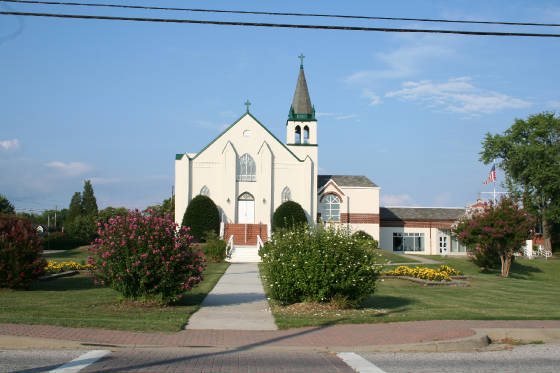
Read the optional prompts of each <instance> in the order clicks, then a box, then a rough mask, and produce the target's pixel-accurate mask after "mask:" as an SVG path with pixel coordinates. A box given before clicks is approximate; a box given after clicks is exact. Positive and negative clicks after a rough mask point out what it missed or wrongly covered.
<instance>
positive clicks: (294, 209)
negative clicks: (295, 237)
mask: <svg viewBox="0 0 560 373" xmlns="http://www.w3.org/2000/svg"><path fill="white" fill-rule="evenodd" d="M304 223H307V217H306V216H305V211H303V207H301V205H300V204H299V203H297V202H294V201H286V202H284V203H282V204H281V205H280V206H278V208H277V209H276V211H274V215H273V216H272V229H273V230H277V229H281V228H291V227H293V226H295V225H301V224H304Z"/></svg>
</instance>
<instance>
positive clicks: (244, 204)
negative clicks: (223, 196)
mask: <svg viewBox="0 0 560 373" xmlns="http://www.w3.org/2000/svg"><path fill="white" fill-rule="evenodd" d="M237 203H238V204H239V205H238V213H239V215H238V216H239V224H254V223H255V201H247V200H239V201H237Z"/></svg>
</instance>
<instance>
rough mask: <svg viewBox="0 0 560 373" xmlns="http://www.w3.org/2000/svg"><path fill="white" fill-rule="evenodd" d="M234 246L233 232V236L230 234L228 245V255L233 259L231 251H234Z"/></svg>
mask: <svg viewBox="0 0 560 373" xmlns="http://www.w3.org/2000/svg"><path fill="white" fill-rule="evenodd" d="M233 247H234V243H233V234H232V235H231V236H229V240H228V242H227V245H226V257H227V258H228V259H231V253H232V252H233Z"/></svg>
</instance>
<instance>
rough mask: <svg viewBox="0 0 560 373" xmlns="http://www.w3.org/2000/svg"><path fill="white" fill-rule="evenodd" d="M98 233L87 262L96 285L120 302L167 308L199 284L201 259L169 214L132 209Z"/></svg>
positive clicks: (186, 234)
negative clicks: (109, 289)
mask: <svg viewBox="0 0 560 373" xmlns="http://www.w3.org/2000/svg"><path fill="white" fill-rule="evenodd" d="M98 228H99V229H98V235H99V237H98V238H96V239H95V241H94V245H93V247H92V248H91V249H90V252H91V253H92V257H90V258H88V262H89V264H95V265H96V266H97V270H98V279H97V280H96V282H97V283H99V284H102V285H109V286H110V287H112V288H113V289H115V290H117V291H118V292H120V293H121V294H122V295H123V296H124V297H126V298H128V299H134V300H150V301H157V302H158V303H161V304H167V303H171V302H173V301H176V300H178V299H180V298H181V296H182V294H183V293H184V292H185V291H187V290H190V289H192V287H193V286H195V285H196V284H198V283H199V282H200V281H201V280H202V272H203V270H204V267H205V265H204V264H203V263H204V261H205V260H204V254H203V253H202V251H200V250H199V249H198V247H197V246H195V245H193V244H192V236H191V235H190V234H189V231H188V229H187V228H186V227H181V228H180V229H178V226H177V225H176V224H175V223H174V222H173V220H172V219H171V218H170V216H169V215H166V216H165V217H161V216H157V214H151V213H150V212H149V211H148V212H147V213H146V214H142V213H141V212H139V211H138V210H135V211H130V212H129V213H128V215H125V216H118V217H117V218H114V219H113V218H111V219H109V222H108V223H105V224H101V223H99V224H98Z"/></svg>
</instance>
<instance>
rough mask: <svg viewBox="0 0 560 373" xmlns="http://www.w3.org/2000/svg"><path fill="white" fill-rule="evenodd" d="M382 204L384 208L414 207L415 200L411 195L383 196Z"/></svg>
mask: <svg viewBox="0 0 560 373" xmlns="http://www.w3.org/2000/svg"><path fill="white" fill-rule="evenodd" d="M381 203H382V204H383V205H384V206H413V205H415V203H414V200H413V199H412V197H411V196H410V195H409V194H383V195H382V196H381Z"/></svg>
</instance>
